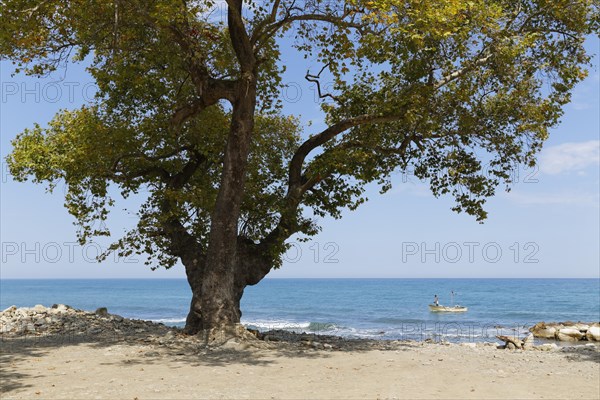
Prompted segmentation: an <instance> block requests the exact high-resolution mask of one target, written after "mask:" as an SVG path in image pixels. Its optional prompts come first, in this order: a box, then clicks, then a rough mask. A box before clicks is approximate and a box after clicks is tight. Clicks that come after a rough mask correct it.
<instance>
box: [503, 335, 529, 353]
mask: <svg viewBox="0 0 600 400" xmlns="http://www.w3.org/2000/svg"><path fill="white" fill-rule="evenodd" d="M496 337H497V338H498V339H500V340H502V341H503V342H504V348H506V349H511V350H512V349H520V350H528V349H530V348H532V347H533V335H531V334H529V335H527V337H525V338H523V339H519V338H518V337H510V336H504V335H498V336H496Z"/></svg>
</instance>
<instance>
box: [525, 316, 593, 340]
mask: <svg viewBox="0 0 600 400" xmlns="http://www.w3.org/2000/svg"><path fill="white" fill-rule="evenodd" d="M529 332H531V333H532V334H533V336H534V337H537V338H541V339H554V340H558V341H561V342H579V341H589V342H600V322H595V323H587V322H571V321H568V322H550V323H546V322H538V323H537V324H535V325H534V326H532V327H531V328H529Z"/></svg>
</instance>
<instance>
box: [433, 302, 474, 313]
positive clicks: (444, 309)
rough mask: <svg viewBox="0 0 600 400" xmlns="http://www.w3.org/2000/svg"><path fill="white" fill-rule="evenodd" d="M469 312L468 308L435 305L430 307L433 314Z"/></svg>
mask: <svg viewBox="0 0 600 400" xmlns="http://www.w3.org/2000/svg"><path fill="white" fill-rule="evenodd" d="M467 310H468V308H467V307H463V306H459V305H455V306H452V307H449V306H442V305H439V306H436V305H435V304H430V305H429V311H431V312H466V311H467Z"/></svg>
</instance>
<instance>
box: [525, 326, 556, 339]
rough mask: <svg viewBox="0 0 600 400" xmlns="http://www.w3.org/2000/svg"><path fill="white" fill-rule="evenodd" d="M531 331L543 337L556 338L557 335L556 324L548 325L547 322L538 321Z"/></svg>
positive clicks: (536, 335)
mask: <svg viewBox="0 0 600 400" xmlns="http://www.w3.org/2000/svg"><path fill="white" fill-rule="evenodd" d="M529 331H530V332H531V333H533V336H535V337H539V338H542V339H554V338H555V337H556V328H555V327H554V326H547V325H546V323H545V322H538V323H537V324H535V326H533V327H532V328H529Z"/></svg>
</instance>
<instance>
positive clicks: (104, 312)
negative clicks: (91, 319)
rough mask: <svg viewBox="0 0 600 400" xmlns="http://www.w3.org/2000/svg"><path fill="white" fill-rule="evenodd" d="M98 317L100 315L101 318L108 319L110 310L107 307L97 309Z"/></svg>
mask: <svg viewBox="0 0 600 400" xmlns="http://www.w3.org/2000/svg"><path fill="white" fill-rule="evenodd" d="M96 315H99V316H101V317H107V316H108V309H107V308H106V307H100V308H98V309H96Z"/></svg>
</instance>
